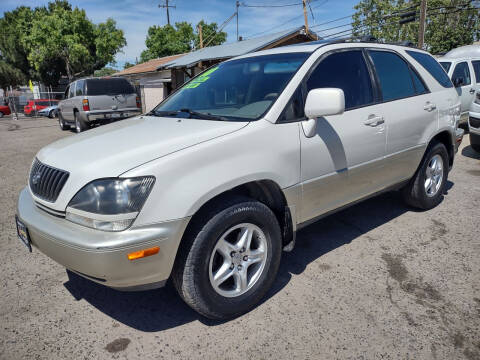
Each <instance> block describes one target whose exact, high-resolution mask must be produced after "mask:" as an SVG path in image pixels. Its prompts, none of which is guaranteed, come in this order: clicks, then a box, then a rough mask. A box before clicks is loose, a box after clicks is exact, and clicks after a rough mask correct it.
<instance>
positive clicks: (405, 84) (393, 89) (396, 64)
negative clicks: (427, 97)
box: [369, 51, 415, 101]
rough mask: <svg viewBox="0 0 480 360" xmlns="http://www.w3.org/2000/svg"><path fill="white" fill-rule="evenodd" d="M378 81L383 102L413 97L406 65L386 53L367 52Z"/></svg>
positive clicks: (398, 58) (410, 78)
mask: <svg viewBox="0 0 480 360" xmlns="http://www.w3.org/2000/svg"><path fill="white" fill-rule="evenodd" d="M369 53H370V56H371V57H372V60H373V64H374V65H375V70H376V73H377V76H378V80H379V81H380V88H381V90H382V96H383V101H390V100H395V99H402V98H405V97H409V96H413V95H415V88H414V87H413V82H412V77H411V75H410V69H409V68H408V64H407V63H406V62H405V61H404V60H403V59H402V58H400V57H399V56H398V55H396V54H394V53H392V52H387V51H369Z"/></svg>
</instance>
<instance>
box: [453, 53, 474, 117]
mask: <svg viewBox="0 0 480 360" xmlns="http://www.w3.org/2000/svg"><path fill="white" fill-rule="evenodd" d="M458 78H462V79H463V85H462V86H460V87H457V88H456V90H457V93H458V96H459V97H460V101H461V111H462V115H461V118H460V122H461V123H464V122H466V121H468V112H469V110H470V105H471V104H472V102H473V99H474V98H475V88H474V84H473V82H472V74H471V70H470V66H469V64H468V62H467V61H461V62H459V63H458V64H456V65H455V68H454V70H453V73H452V81H453V83H454V84H455V79H458Z"/></svg>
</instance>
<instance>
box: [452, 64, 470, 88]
mask: <svg viewBox="0 0 480 360" xmlns="http://www.w3.org/2000/svg"><path fill="white" fill-rule="evenodd" d="M457 78H463V85H470V84H471V83H472V79H471V78H470V70H469V69H468V64H467V63H466V62H461V63H458V64H457V65H456V66H455V70H453V74H452V79H457Z"/></svg>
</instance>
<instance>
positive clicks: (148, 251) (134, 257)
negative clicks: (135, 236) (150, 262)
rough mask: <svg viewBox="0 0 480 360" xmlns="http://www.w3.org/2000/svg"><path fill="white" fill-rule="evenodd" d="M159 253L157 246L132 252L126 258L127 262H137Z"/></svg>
mask: <svg viewBox="0 0 480 360" xmlns="http://www.w3.org/2000/svg"><path fill="white" fill-rule="evenodd" d="M159 251H160V248H159V247H158V246H155V247H152V248H149V249H143V250H139V251H135V252H132V253H130V254H128V255H127V257H128V260H137V259H141V258H144V257H147V256H152V255H155V254H158V252H159Z"/></svg>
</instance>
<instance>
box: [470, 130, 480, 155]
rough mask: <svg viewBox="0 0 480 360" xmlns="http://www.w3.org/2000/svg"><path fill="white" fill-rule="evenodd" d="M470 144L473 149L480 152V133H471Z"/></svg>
mask: <svg viewBox="0 0 480 360" xmlns="http://www.w3.org/2000/svg"><path fill="white" fill-rule="evenodd" d="M470 145H471V147H472V149H473V150H475V151H476V152H480V135H477V134H472V133H470Z"/></svg>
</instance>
